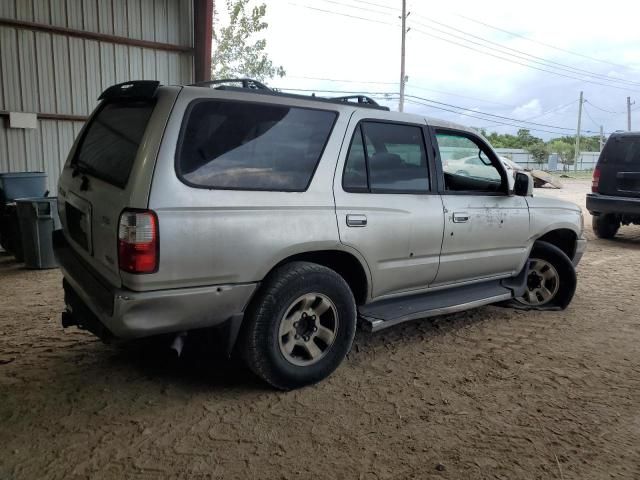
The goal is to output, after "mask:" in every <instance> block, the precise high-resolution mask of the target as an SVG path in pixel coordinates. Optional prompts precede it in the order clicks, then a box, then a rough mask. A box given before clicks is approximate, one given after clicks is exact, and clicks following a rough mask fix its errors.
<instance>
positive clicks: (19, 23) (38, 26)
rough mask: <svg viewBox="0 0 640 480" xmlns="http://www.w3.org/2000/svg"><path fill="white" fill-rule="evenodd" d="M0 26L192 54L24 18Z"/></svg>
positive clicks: (184, 49) (165, 45) (2, 20)
mask: <svg viewBox="0 0 640 480" xmlns="http://www.w3.org/2000/svg"><path fill="white" fill-rule="evenodd" d="M194 1H197V0H194ZM0 26H3V27H13V28H21V29H25V30H35V31H38V32H46V33H53V34H57V35H66V36H68V37H75V38H83V39H85V40H97V41H99V42H108V43H117V44H120V45H129V46H132V47H142V48H151V49H154V50H166V51H169V52H182V53H189V54H193V48H191V47H185V46H183V45H175V44H172V43H161V42H151V41H148V40H137V39H135V38H127V37H119V36H117V35H107V34H106V33H97V32H85V31H84V30H75V29H73V28H66V27H57V26H54V25H44V24H42V23H36V22H26V21H24V20H14V19H11V18H4V17H0ZM209 51H211V48H209Z"/></svg>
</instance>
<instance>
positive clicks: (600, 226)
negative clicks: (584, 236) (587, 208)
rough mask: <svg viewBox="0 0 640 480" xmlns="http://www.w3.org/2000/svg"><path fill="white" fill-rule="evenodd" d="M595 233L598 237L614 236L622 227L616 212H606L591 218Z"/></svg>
mask: <svg viewBox="0 0 640 480" xmlns="http://www.w3.org/2000/svg"><path fill="white" fill-rule="evenodd" d="M591 226H592V227H593V233H595V234H596V236H597V237H598V238H605V239H608V238H613V237H615V236H616V233H618V229H619V228H620V220H619V219H618V217H617V215H615V214H614V213H605V214H602V215H594V216H593V217H592V219H591Z"/></svg>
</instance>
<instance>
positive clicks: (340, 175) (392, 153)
mask: <svg viewBox="0 0 640 480" xmlns="http://www.w3.org/2000/svg"><path fill="white" fill-rule="evenodd" d="M368 115H370V112H368V111H366V110H364V109H362V110H359V111H356V112H355V113H354V114H353V116H352V118H351V121H350V123H349V127H348V129H347V135H346V136H345V142H344V144H343V148H342V150H341V153H340V161H339V162H338V168H337V170H336V175H335V178H334V196H335V202H336V215H337V221H338V229H339V233H340V240H341V241H342V243H343V244H345V245H347V246H349V247H351V248H353V249H355V250H357V251H358V252H359V253H360V254H361V255H362V256H363V257H364V258H365V260H366V262H367V264H368V266H369V268H370V270H371V276H372V283H373V285H372V296H373V297H378V296H382V295H387V294H392V293H395V292H403V291H409V290H416V289H423V288H426V287H427V286H428V285H429V284H430V283H431V282H432V281H433V280H434V278H435V276H436V273H437V271H438V264H439V256H440V246H441V244H442V229H443V217H442V201H441V200H440V196H439V195H438V194H437V193H436V192H435V188H433V186H432V176H431V175H430V172H429V171H430V167H429V165H430V163H431V162H432V161H433V158H432V156H431V154H430V151H431V149H427V148H426V145H427V140H428V137H427V135H428V131H427V130H426V125H425V124H424V123H422V124H421V123H415V124H412V123H406V122H399V121H391V120H389V121H387V120H384V121H382V120H374V119H368V118H367V117H368ZM405 118H406V117H405Z"/></svg>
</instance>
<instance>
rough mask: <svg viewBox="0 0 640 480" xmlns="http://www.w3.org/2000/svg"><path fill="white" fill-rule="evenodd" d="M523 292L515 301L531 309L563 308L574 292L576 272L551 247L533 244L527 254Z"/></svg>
mask: <svg viewBox="0 0 640 480" xmlns="http://www.w3.org/2000/svg"><path fill="white" fill-rule="evenodd" d="M529 262H530V269H529V275H528V277H527V289H526V290H525V294H524V296H522V297H519V298H516V299H515V300H516V302H518V303H519V304H521V305H525V306H527V307H531V308H544V309H546V308H552V309H562V310H564V309H565V308H567V306H568V305H569V303H571V300H572V299H573V295H574V294H575V291H576V284H577V278H576V270H575V268H574V266H573V263H572V262H571V260H570V259H569V257H567V255H566V254H565V253H564V252H563V251H562V250H560V249H559V248H558V247H556V246H555V245H552V244H550V243H547V242H536V243H535V244H534V245H533V248H532V249H531V254H530V255H529Z"/></svg>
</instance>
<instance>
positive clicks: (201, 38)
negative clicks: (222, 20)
mask: <svg viewBox="0 0 640 480" xmlns="http://www.w3.org/2000/svg"><path fill="white" fill-rule="evenodd" d="M212 29H213V0H193V32H194V39H193V44H194V50H195V52H194V59H193V69H194V72H193V73H194V82H206V81H207V80H211V42H212V40H213V36H212Z"/></svg>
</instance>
